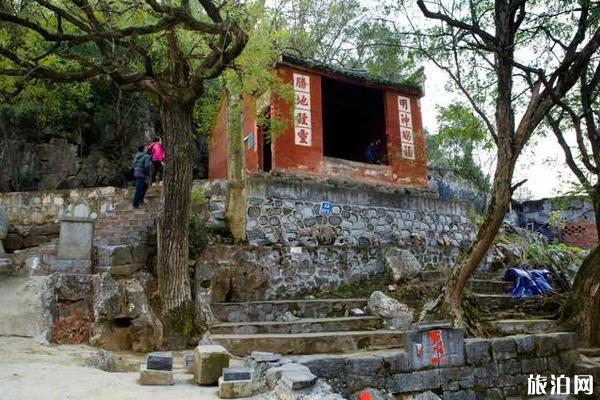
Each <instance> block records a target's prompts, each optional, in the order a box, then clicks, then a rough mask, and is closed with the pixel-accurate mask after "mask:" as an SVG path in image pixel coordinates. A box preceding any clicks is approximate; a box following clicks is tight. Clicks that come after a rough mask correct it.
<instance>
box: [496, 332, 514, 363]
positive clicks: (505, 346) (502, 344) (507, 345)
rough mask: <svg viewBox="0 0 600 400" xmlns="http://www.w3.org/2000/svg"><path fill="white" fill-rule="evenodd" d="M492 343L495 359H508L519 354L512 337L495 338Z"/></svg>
mask: <svg viewBox="0 0 600 400" xmlns="http://www.w3.org/2000/svg"><path fill="white" fill-rule="evenodd" d="M490 344H491V346H492V355H493V356H494V360H508V359H511V358H515V357H516V356H517V347H516V345H515V341H514V339H513V338H511V337H503V338H494V339H491V340H490Z"/></svg>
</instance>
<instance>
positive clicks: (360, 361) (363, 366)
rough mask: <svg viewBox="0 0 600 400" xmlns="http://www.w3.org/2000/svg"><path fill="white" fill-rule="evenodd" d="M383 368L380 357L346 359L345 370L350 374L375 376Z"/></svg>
mask: <svg viewBox="0 0 600 400" xmlns="http://www.w3.org/2000/svg"><path fill="white" fill-rule="evenodd" d="M382 368H383V358H382V357H376V356H371V357H352V358H349V359H348V363H347V364H346V369H347V370H348V372H350V373H351V374H357V375H377V374H378V373H379V371H380V370H381V369H382Z"/></svg>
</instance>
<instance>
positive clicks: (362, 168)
mask: <svg viewBox="0 0 600 400" xmlns="http://www.w3.org/2000/svg"><path fill="white" fill-rule="evenodd" d="M294 72H296V73H300V74H303V75H307V76H309V77H310V95H311V127H312V145H311V146H300V145H296V144H295V140H294V136H295V129H294V121H293V110H294V105H293V104H287V103H286V102H285V101H284V100H283V99H281V98H273V99H272V102H271V118H278V119H283V120H285V121H288V125H287V127H286V128H285V129H284V130H283V132H281V133H280V134H279V135H278V136H276V137H274V138H273V139H272V144H271V149H272V168H273V169H279V170H286V171H299V172H310V173H315V174H318V175H321V176H327V177H340V178H343V179H354V180H359V181H365V182H373V183H387V184H392V185H400V186H410V187H426V186H427V161H426V155H425V137H424V135H423V124H422V119H421V108H420V106H419V101H418V96H415V95H409V94H406V93H401V92H398V91H396V90H390V89H388V90H387V91H383V90H382V93H383V95H384V96H385V98H384V100H385V101H384V105H385V118H386V121H385V129H386V136H387V142H388V159H389V165H387V166H383V165H371V164H363V163H356V162H351V161H348V162H344V163H343V164H341V163H337V162H335V161H332V160H329V159H326V158H325V157H324V156H323V115H322V96H321V75H320V74H318V73H315V72H311V71H306V70H303V69H300V68H292V67H288V66H278V67H277V70H276V73H277V74H278V75H279V76H280V77H281V78H282V80H283V82H286V83H290V84H292V83H293V74H294ZM340 79H344V78H340ZM344 80H346V81H348V80H347V79H344ZM350 82H351V81H350ZM351 83H352V82H351ZM398 95H402V96H405V97H408V98H409V99H410V104H411V114H412V124H413V141H414V147H415V159H414V160H412V159H406V158H403V157H402V153H401V147H402V142H401V137H400V121H399V115H398V100H397V96H398ZM255 104H256V102H255V100H254V99H252V98H250V97H249V96H245V97H244V115H243V129H244V137H246V136H247V135H248V134H249V133H250V134H252V135H254V146H252V148H251V149H248V147H247V144H248V143H247V142H244V148H245V149H246V150H245V152H246V171H247V172H248V173H253V172H257V171H260V170H261V169H262V158H263V151H262V141H263V139H262V137H259V133H260V134H262V132H261V131H259V130H258V129H257V127H256V122H257V120H256V106H255ZM225 105H226V102H225V98H223V99H221V105H220V111H219V114H218V117H217V118H218V120H217V123H216V126H215V128H214V129H213V133H212V137H211V144H210V149H209V150H210V155H209V157H210V159H209V179H217V178H226V177H227V132H226V129H227V120H226V107H225Z"/></svg>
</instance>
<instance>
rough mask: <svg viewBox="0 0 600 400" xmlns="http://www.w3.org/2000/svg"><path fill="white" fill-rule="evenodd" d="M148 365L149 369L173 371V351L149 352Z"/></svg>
mask: <svg viewBox="0 0 600 400" xmlns="http://www.w3.org/2000/svg"><path fill="white" fill-rule="evenodd" d="M146 367H147V368H148V369H154V370H159V371H172V370H173V353H171V352H170V351H168V352H154V353H150V354H148V359H147V360H146Z"/></svg>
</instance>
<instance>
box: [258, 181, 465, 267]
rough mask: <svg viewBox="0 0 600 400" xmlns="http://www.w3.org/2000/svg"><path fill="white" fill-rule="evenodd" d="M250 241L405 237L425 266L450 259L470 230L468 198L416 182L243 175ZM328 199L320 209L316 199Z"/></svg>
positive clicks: (344, 242) (362, 242) (394, 240)
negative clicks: (400, 185) (403, 185)
mask: <svg viewBox="0 0 600 400" xmlns="http://www.w3.org/2000/svg"><path fill="white" fill-rule="evenodd" d="M247 196H248V199H247V203H248V210H247V211H248V212H247V221H246V231H247V237H248V242H249V244H251V245H282V246H303V247H313V246H318V245H324V244H325V245H333V246H365V247H366V246H384V245H388V244H398V242H400V241H401V242H402V243H403V244H404V245H405V246H407V247H409V248H410V250H411V251H412V252H413V253H414V254H415V255H416V256H417V258H418V259H419V261H420V262H421V263H422V264H423V265H424V266H436V267H437V266H440V265H441V266H452V265H453V264H454V261H455V260H456V257H457V256H458V254H459V253H460V250H461V249H462V248H464V247H465V246H467V245H469V244H470V243H471V241H472V240H473V239H474V236H475V227H474V225H473V223H472V222H471V221H470V220H469V218H468V204H467V203H465V202H462V201H454V200H452V201H448V200H441V199H439V198H437V196H436V194H435V193H432V192H431V191H427V190H417V189H413V190H411V189H393V188H389V187H387V188H386V187H378V186H372V185H363V184H356V183H345V184H335V183H329V182H316V181H309V180H301V179H291V178H289V177H288V178H287V179H286V178H279V179H277V178H268V179H267V178H262V177H253V178H252V179H250V180H249V182H248V194H247ZM322 201H327V202H330V203H331V204H332V209H331V214H330V215H328V216H323V215H322V214H321V213H320V207H321V202H322Z"/></svg>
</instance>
